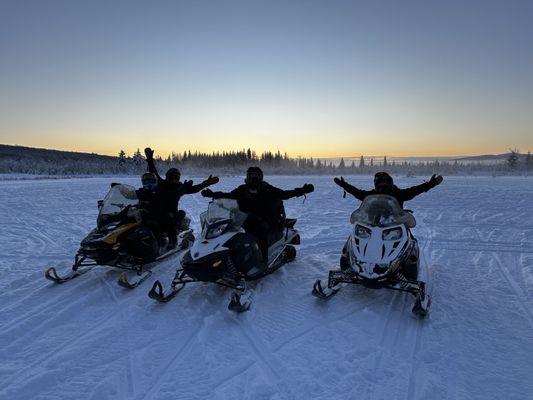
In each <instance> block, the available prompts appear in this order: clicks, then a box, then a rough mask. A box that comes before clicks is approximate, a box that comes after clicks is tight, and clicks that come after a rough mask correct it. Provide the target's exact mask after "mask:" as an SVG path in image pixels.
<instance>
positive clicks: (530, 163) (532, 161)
mask: <svg viewBox="0 0 533 400" xmlns="http://www.w3.org/2000/svg"><path fill="white" fill-rule="evenodd" d="M524 163H525V164H526V169H527V170H528V171H529V170H531V169H533V157H531V151H528V152H527V155H526V159H525V160H524Z"/></svg>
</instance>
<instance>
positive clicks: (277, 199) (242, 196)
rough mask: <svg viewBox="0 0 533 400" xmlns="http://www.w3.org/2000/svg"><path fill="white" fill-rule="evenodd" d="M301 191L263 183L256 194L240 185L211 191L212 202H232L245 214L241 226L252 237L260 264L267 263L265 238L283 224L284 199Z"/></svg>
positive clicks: (295, 195) (281, 227)
mask: <svg viewBox="0 0 533 400" xmlns="http://www.w3.org/2000/svg"><path fill="white" fill-rule="evenodd" d="M304 194H305V192H304V191H303V189H302V188H297V189H293V190H283V189H279V188H277V187H274V186H272V185H270V184H268V183H266V182H262V183H261V185H260V186H259V188H258V189H257V190H256V191H251V190H250V189H249V188H248V187H247V186H246V185H240V186H239V187H237V188H235V189H233V190H232V191H231V192H229V193H224V192H213V196H212V197H213V199H234V200H237V203H238V204H239V209H240V210H241V211H242V212H245V213H247V214H248V218H246V221H245V222H244V224H243V228H244V230H245V231H246V232H247V233H249V234H251V235H253V236H255V237H256V239H257V244H258V246H259V249H260V250H261V254H262V256H263V261H265V262H266V261H268V246H269V242H268V238H269V236H270V235H273V234H275V233H278V232H280V231H281V230H282V229H283V226H284V224H285V208H284V207H283V200H288V199H290V198H292V197H298V196H303V195H304Z"/></svg>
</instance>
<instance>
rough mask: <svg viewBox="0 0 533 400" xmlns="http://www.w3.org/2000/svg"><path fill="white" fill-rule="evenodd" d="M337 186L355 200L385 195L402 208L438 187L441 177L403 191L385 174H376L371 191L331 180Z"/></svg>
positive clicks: (337, 179) (342, 179) (338, 180)
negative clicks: (420, 195)
mask: <svg viewBox="0 0 533 400" xmlns="http://www.w3.org/2000/svg"><path fill="white" fill-rule="evenodd" d="M333 180H334V181H335V183H336V184H337V185H339V186H340V187H341V188H343V189H344V190H345V191H346V192H347V193H350V194H351V195H353V196H354V197H355V198H356V199H358V200H361V201H363V200H364V199H365V197H367V196H371V195H373V194H386V195H389V196H392V197H394V198H395V199H396V200H398V203H399V204H400V207H402V208H403V203H404V202H406V201H408V200H412V199H413V198H415V197H416V196H418V195H419V194H422V193H424V192H427V191H428V190H430V189H433V188H434V187H435V186H437V185H440V184H441V183H442V181H443V178H442V176H440V175H439V176H437V175H433V176H432V177H431V179H430V180H429V181H428V182H424V183H422V184H420V185H416V186H412V187H409V188H405V189H400V188H399V187H398V186H396V185H395V184H394V181H393V179H392V176H390V175H389V174H387V173H386V172H378V173H377V174H376V175H375V176H374V189H373V190H361V189H358V188H356V187H355V186H352V185H350V184H349V183H348V182H346V181H345V180H344V178H343V177H342V176H341V177H340V178H334V179H333Z"/></svg>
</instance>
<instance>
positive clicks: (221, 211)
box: [200, 199, 247, 228]
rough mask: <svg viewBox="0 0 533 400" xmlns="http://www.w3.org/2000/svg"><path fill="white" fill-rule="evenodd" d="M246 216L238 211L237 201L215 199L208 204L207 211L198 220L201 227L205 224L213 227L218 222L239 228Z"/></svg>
mask: <svg viewBox="0 0 533 400" xmlns="http://www.w3.org/2000/svg"><path fill="white" fill-rule="evenodd" d="M246 217H247V215H246V214H245V213H243V212H242V211H241V210H239V205H238V204H237V201H235V200H231V199H216V200H213V201H212V202H211V203H209V207H208V208H207V211H206V212H205V213H203V214H202V215H201V216H200V218H201V220H202V221H201V222H202V226H204V225H205V223H207V224H209V225H214V224H216V223H218V222H222V221H227V222H228V223H231V225H233V226H234V227H237V228H238V227H240V226H241V225H242V224H243V223H244V221H245V220H246Z"/></svg>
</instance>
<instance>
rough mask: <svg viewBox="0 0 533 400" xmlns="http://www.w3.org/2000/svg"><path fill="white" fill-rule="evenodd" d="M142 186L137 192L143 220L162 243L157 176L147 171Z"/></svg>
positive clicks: (143, 176) (142, 179) (142, 178)
mask: <svg viewBox="0 0 533 400" xmlns="http://www.w3.org/2000/svg"><path fill="white" fill-rule="evenodd" d="M141 182H142V187H141V188H139V189H137V190H136V191H135V192H136V194H137V198H138V199H139V208H140V211H141V221H142V223H143V224H144V225H146V226H147V227H148V228H149V229H150V230H151V231H152V232H153V233H154V236H155V238H156V239H157V241H158V243H159V244H160V245H162V231H161V202H160V197H159V195H158V193H157V188H158V185H157V177H156V176H155V174H153V173H151V172H145V173H144V174H143V175H142V177H141Z"/></svg>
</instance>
